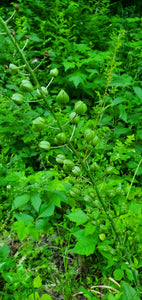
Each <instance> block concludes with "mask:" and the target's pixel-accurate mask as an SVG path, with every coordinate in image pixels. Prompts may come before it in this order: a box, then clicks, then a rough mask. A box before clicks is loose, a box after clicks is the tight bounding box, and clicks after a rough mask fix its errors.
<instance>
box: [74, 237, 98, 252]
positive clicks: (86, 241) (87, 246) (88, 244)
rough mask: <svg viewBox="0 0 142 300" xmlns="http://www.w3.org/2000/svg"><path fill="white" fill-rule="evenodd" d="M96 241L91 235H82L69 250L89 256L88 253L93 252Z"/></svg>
mask: <svg viewBox="0 0 142 300" xmlns="http://www.w3.org/2000/svg"><path fill="white" fill-rule="evenodd" d="M97 241H98V239H97V238H96V239H94V238H92V237H91V238H90V237H84V238H82V239H80V240H79V241H78V242H77V243H76V245H75V247H74V248H73V249H72V250H71V252H73V253H77V254H80V255H86V256H89V255H90V254H93V253H94V251H95V247H96V244H97Z"/></svg>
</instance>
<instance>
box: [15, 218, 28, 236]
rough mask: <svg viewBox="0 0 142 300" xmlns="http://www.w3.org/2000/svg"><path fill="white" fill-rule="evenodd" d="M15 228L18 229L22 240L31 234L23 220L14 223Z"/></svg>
mask: <svg viewBox="0 0 142 300" xmlns="http://www.w3.org/2000/svg"><path fill="white" fill-rule="evenodd" d="M13 228H14V229H15V230H16V232H17V234H18V238H19V240H20V241H23V240H24V239H25V238H26V237H27V235H28V234H29V229H28V228H27V227H26V226H25V224H24V222H23V221H22V220H20V221H17V222H15V223H14V224H13Z"/></svg>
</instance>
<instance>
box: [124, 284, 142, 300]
mask: <svg viewBox="0 0 142 300" xmlns="http://www.w3.org/2000/svg"><path fill="white" fill-rule="evenodd" d="M122 291H123V294H122V297H121V300H140V297H139V296H138V294H137V292H136V290H135V289H134V288H132V287H131V286H130V285H129V283H127V282H125V281H123V283H122Z"/></svg>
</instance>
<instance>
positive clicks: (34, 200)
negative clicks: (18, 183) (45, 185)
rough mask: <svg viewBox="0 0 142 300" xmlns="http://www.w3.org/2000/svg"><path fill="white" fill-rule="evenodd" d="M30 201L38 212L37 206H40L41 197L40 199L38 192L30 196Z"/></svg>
mask: <svg viewBox="0 0 142 300" xmlns="http://www.w3.org/2000/svg"><path fill="white" fill-rule="evenodd" d="M31 203H32V206H33V207H34V209H35V210H36V211H37V212H39V208H40V206H41V199H40V194H37V193H36V194H34V195H33V196H32V197H31Z"/></svg>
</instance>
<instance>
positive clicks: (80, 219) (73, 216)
mask: <svg viewBox="0 0 142 300" xmlns="http://www.w3.org/2000/svg"><path fill="white" fill-rule="evenodd" d="M67 217H68V218H69V219H70V221H72V222H76V225H81V224H84V223H85V222H86V221H87V215H86V214H85V213H84V212H83V210H81V209H79V208H77V209H75V211H74V212H72V213H70V214H69V215H68V216H67Z"/></svg>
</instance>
